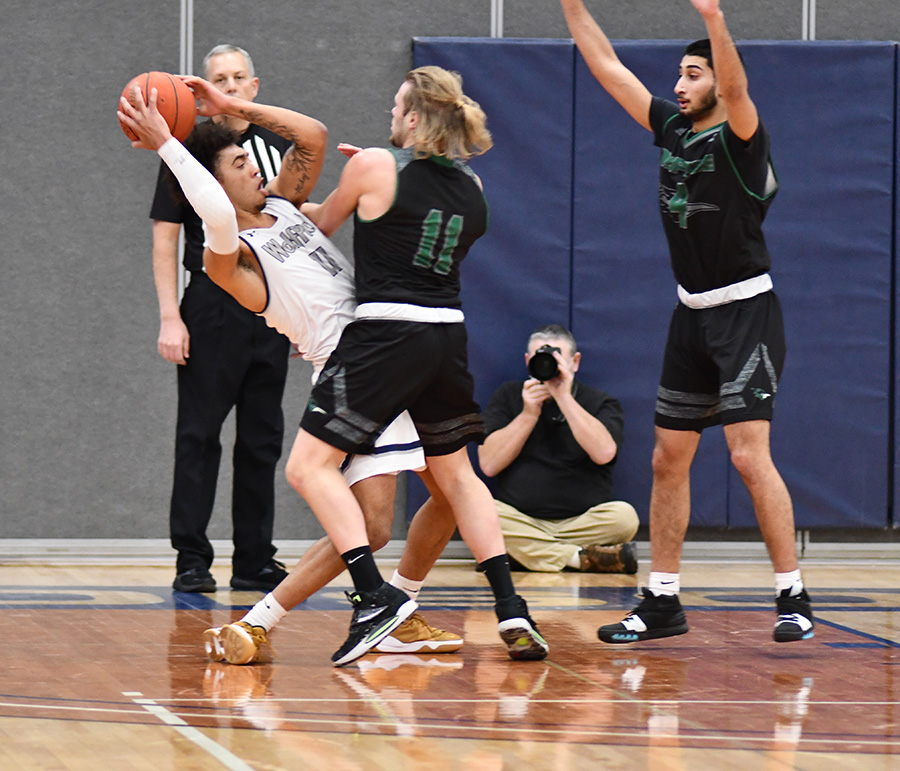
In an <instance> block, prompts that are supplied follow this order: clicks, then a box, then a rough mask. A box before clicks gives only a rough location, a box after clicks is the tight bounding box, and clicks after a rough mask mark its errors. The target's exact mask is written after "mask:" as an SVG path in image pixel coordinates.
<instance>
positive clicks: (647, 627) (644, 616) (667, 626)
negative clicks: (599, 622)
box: [597, 588, 688, 643]
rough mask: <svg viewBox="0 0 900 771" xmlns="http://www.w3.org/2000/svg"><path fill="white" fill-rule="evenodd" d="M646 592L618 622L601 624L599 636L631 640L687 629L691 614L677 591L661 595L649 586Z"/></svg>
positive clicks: (621, 640) (609, 638) (602, 638)
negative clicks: (684, 607) (638, 602)
mask: <svg viewBox="0 0 900 771" xmlns="http://www.w3.org/2000/svg"><path fill="white" fill-rule="evenodd" d="M643 594H644V599H643V600H641V603H640V605H638V606H637V607H636V608H635V609H634V610H633V611H631V613H629V614H628V615H627V616H625V618H623V619H622V620H621V621H620V622H619V623H618V624H606V625H605V626H601V627H600V628H599V629H598V630H597V637H599V638H600V639H601V640H602V641H603V642H605V643H630V642H638V641H640V640H654V639H656V638H657V637H673V636H674V635H676V634H684V633H685V632H687V630H688V624H687V618H686V617H685V615H684V610H682V608H681V601H680V600H679V599H678V595H677V594H673V595H668V594H660V595H658V596H657V595H655V594H654V593H653V592H651V591H650V590H649V589H647V588H644V589H643Z"/></svg>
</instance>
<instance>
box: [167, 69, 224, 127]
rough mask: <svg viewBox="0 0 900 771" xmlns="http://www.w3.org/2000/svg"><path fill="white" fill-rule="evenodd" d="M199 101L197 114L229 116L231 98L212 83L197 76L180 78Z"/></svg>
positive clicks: (181, 76)
mask: <svg viewBox="0 0 900 771" xmlns="http://www.w3.org/2000/svg"><path fill="white" fill-rule="evenodd" d="M179 77H180V78H181V79H182V80H183V81H184V82H185V84H187V86H188V88H190V89H191V91H193V92H194V96H195V97H196V99H197V112H198V113H199V114H200V115H203V116H204V117H207V118H210V117H212V116H213V115H226V114H228V105H229V98H230V97H228V96H227V95H225V94H223V93H222V92H221V91H219V89H217V88H216V87H215V86H214V85H213V84H212V83H210V82H209V81H207V80H204V79H203V78H198V77H197V76H196V75H180V76H179Z"/></svg>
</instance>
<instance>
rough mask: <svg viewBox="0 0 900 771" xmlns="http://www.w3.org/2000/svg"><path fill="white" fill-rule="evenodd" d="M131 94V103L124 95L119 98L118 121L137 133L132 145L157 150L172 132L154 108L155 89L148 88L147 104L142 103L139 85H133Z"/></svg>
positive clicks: (169, 137) (170, 136)
mask: <svg viewBox="0 0 900 771" xmlns="http://www.w3.org/2000/svg"><path fill="white" fill-rule="evenodd" d="M131 95H132V97H133V99H134V102H133V103H132V102H130V101H129V100H128V99H126V98H125V97H124V96H123V97H120V98H119V109H118V111H117V112H116V115H117V116H118V118H119V123H121V124H122V125H124V126H127V127H128V128H130V129H131V130H132V131H133V132H134V133H135V134H136V135H137V137H138V141H137V142H132V143H131V146H132V147H137V148H141V149H144V150H157V149H159V148H160V147H161V146H162V145H163V144H165V143H166V141H168V140H169V139H171V138H172V132H171V131H169V126H168V124H167V123H166V119H165V118H163V116H162V115H160V114H159V110H158V109H157V108H156V97H157V92H156V89H155V88H151V89H150V99H149V100H148V104H144V96H143V94H142V93H141V87H140V86H138V85H135V86H134V90H133V91H132V92H131Z"/></svg>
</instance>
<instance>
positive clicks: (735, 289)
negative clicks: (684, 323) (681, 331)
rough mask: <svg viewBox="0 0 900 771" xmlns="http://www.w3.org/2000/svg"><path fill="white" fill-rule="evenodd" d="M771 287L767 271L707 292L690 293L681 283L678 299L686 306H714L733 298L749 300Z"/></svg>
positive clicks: (770, 279) (728, 301) (723, 303)
mask: <svg viewBox="0 0 900 771" xmlns="http://www.w3.org/2000/svg"><path fill="white" fill-rule="evenodd" d="M771 288H772V277H771V276H770V275H769V274H768V273H763V274H762V275H760V276H754V277H753V278H748V279H745V280H744V281H738V282H737V283H736V284H729V285H728V286H720V287H719V288H718V289H710V290H709V291H708V292H697V294H690V293H689V292H688V291H687V290H686V289H685V288H684V287H683V286H682V285H681V284H679V285H678V299H679V300H681V302H683V303H684V304H685V305H687V306H688V308H714V307H715V306H716V305H725V304H727V303H733V302H735V300H749V299H750V298H751V297H756V295H758V294H762V293H763V292H768V291H769V290H770V289H771Z"/></svg>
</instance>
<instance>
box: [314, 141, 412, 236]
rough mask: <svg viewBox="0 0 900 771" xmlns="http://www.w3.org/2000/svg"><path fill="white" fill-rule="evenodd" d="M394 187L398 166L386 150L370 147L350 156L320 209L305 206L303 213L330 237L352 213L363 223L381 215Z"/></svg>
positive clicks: (386, 206)
mask: <svg viewBox="0 0 900 771" xmlns="http://www.w3.org/2000/svg"><path fill="white" fill-rule="evenodd" d="M396 188H397V164H396V162H395V161H394V156H393V155H391V153H390V152H389V151H388V150H385V149H383V148H380V147H369V148H367V149H365V150H358V151H356V152H354V153H353V155H352V156H351V157H350V160H349V161H347V165H346V166H344V170H343V172H341V178H340V180H339V181H338V186H337V187H336V188H335V189H334V190H333V191H332V192H331V193H330V194H329V195H328V197H327V198H326V199H325V200H324V201H323V202H322V203H321V205H319V206H306V207H304V208H303V213H304V214H306V215H307V216H308V217H309V218H310V219H311V220H312V221H313V222H315V223H316V225H317V227H318V228H319V230H321V231H322V232H323V233H324V234H325V235H326V236H331V235H332V234H333V233H334V232H335V231H336V230H337V229H338V228H339V227H340V226H341V225H343V224H344V222H345V221H346V220H347V218H348V217H349V216H350V215H351V214H353V212H354V211H357V212H358V213H359V216H360V217H361V218H362V219H364V220H373V219H377V218H378V217H380V216H381V215H382V214H384V213H385V212H386V211H387V210H388V209H389V208H390V207H391V204H392V203H393V200H394V193H395V192H396Z"/></svg>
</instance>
